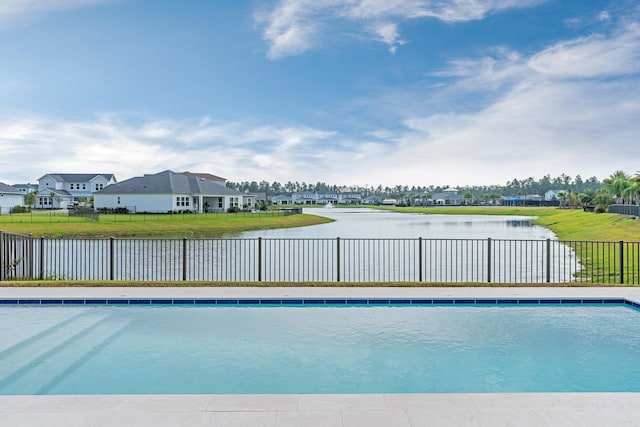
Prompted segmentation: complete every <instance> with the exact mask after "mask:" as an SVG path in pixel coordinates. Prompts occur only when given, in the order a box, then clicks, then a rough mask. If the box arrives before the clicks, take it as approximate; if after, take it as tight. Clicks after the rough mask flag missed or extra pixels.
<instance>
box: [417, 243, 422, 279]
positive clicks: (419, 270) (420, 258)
mask: <svg viewBox="0 0 640 427" xmlns="http://www.w3.org/2000/svg"><path fill="white" fill-rule="evenodd" d="M418 282H422V237H418Z"/></svg>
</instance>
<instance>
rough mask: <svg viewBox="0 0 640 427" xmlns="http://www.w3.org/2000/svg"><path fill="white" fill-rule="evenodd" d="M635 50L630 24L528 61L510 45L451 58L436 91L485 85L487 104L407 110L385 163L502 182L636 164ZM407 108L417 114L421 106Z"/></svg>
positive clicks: (639, 42) (410, 171)
mask: <svg viewBox="0 0 640 427" xmlns="http://www.w3.org/2000/svg"><path fill="white" fill-rule="evenodd" d="M638 52H640V37H638V26H637V25H635V24H633V25H626V26H624V27H623V28H621V29H620V30H618V31H616V32H614V33H613V34H610V35H606V34H595V35H592V36H590V37H587V38H579V39H576V40H568V41H564V42H560V43H557V44H556V45H553V46H550V47H548V48H546V49H544V50H543V51H541V52H539V53H537V54H535V55H532V56H531V57H530V58H525V57H522V56H520V55H518V54H516V53H513V52H512V53H509V54H507V55H499V56H498V55H496V56H493V57H486V58H479V59H475V60H474V59H459V60H456V61H453V62H452V66H451V68H450V69H449V70H445V71H443V72H442V73H441V75H442V76H445V77H450V78H451V79H453V81H452V83H451V85H449V86H447V87H446V88H443V89H442V93H441V94H440V96H441V98H445V97H450V98H454V99H455V98H456V92H463V93H467V94H468V93H469V92H470V91H471V90H483V91H487V92H489V93H491V94H492V95H493V96H492V97H489V99H490V101H489V102H487V103H486V104H484V105H482V106H481V107H478V108H475V109H473V110H472V111H470V112H469V111H460V112H455V111H454V112H450V113H448V114H442V113H438V112H425V113H424V114H420V113H416V114H414V115H412V116H411V117H409V118H407V119H406V120H405V125H406V126H407V128H408V131H406V132H397V133H396V137H395V140H396V141H398V145H397V149H396V150H395V151H394V154H393V156H392V157H390V158H389V159H388V161H389V162H391V163H392V164H397V163H399V162H403V164H404V165H405V167H404V169H403V172H404V174H405V175H406V177H407V178H413V179H414V180H415V179H416V178H417V176H418V174H417V171H418V169H419V168H420V167H422V168H423V170H425V171H428V170H430V169H432V170H437V171H438V172H439V176H440V178H441V179H443V180H444V181H445V182H454V183H456V182H458V183H459V182H462V183H465V182H466V183H473V182H478V176H479V175H481V176H482V180H483V181H484V182H487V181H488V182H494V183H500V181H499V179H500V177H504V176H505V175H506V176H511V177H519V176H521V175H522V174H523V173H532V172H524V171H527V170H528V171H531V170H538V171H540V172H539V173H540V174H542V173H555V174H558V175H559V174H561V173H569V174H573V175H575V174H578V173H579V174H582V175H583V176H585V175H589V176H592V175H596V176H599V177H600V178H603V177H604V176H603V173H606V171H603V166H604V165H608V168H609V169H611V170H615V169H623V170H635V169H637V166H636V165H635V163H636V162H637V159H638V158H640V146H638V144H635V142H634V141H635V139H636V137H635V136H634V135H637V134H638V132H640V121H638V120H637V117H640V87H639V86H638V77H640V67H639V66H638V65H639V64H638V60H639V56H638V55H639V54H638ZM603 56H604V58H603ZM471 70H475V73H473V72H470V71H471ZM413 108H414V109H416V110H417V111H420V105H418V104H414V105H413ZM443 164H448V165H451V167H450V168H446V167H443V166H442V165H443ZM634 168H635V169H634ZM425 173H428V172H425Z"/></svg>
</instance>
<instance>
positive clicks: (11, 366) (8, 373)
mask: <svg viewBox="0 0 640 427" xmlns="http://www.w3.org/2000/svg"><path fill="white" fill-rule="evenodd" d="M62 323H64V324H63V325H58V326H57V327H55V328H53V330H51V328H49V330H48V333H45V331H43V332H42V333H39V334H36V335H35V336H34V337H31V338H29V339H27V340H25V341H23V342H21V343H19V344H18V345H16V346H13V347H12V348H10V349H7V350H5V351H4V352H3V354H1V355H0V394H43V393H46V392H47V390H48V389H50V388H51V387H52V386H54V385H55V384H54V383H55V382H56V381H60V380H61V379H62V377H61V375H63V374H64V373H65V372H68V371H69V369H72V370H75V369H77V367H78V366H79V365H78V363H82V361H83V360H85V359H86V357H90V356H91V355H92V354H93V353H94V352H95V349H96V348H99V347H100V346H102V345H103V344H104V343H105V342H108V341H109V340H110V339H111V338H112V337H113V336H115V335H116V334H118V333H119V332H120V331H121V330H122V329H123V328H124V327H125V326H126V322H124V321H120V320H117V317H115V316H112V315H107V314H105V313H100V314H97V313H92V314H88V315H85V316H79V317H76V318H75V319H74V321H73V322H62ZM74 367H75V368H74Z"/></svg>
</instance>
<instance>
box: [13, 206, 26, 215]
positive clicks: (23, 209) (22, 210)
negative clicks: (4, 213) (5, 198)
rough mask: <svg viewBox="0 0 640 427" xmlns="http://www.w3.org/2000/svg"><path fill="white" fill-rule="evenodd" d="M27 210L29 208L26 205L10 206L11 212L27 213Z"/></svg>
mask: <svg viewBox="0 0 640 427" xmlns="http://www.w3.org/2000/svg"><path fill="white" fill-rule="evenodd" d="M27 212H29V209H28V208H27V207H26V206H14V207H12V208H11V213H15V214H18V213H27Z"/></svg>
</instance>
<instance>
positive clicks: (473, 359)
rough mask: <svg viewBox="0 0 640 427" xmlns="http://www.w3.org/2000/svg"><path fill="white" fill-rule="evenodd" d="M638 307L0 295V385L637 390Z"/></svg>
mask: <svg viewBox="0 0 640 427" xmlns="http://www.w3.org/2000/svg"><path fill="white" fill-rule="evenodd" d="M639 361H640V311H639V310H637V309H634V308H630V307H628V306H625V305H624V304H621V305H618V304H616V305H597V306H586V305H575V306H574V305H571V306H544V305H537V306H535V307H527V306H502V305H491V306H476V305H474V306H428V307H426V306H402V307H399V306H361V307H359V306H341V307H335V306H322V307H313V306H312V307H307V306H305V307H283V306H278V307H261V306H255V307H250V306H235V307H222V306H194V305H192V306H180V305H171V306H126V307H122V306H113V305H105V306H74V307H72V306H62V305H52V306H20V305H14V306H0V394H4V395H8V394H22V395H24V394H26V395H32V394H137V393H151V394H155V393H162V394H195V393H204V394H212V393H213V394H217V393H224V394H227V393H229V394H236V393H239V394H244V393H251V394H253V393H414V392H416V393H430V392H445V393H447V392H479V393H485V392H486V393H488V392H580V391H607V392H609V391H610V392H623V391H634V392H637V391H640V363H639Z"/></svg>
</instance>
